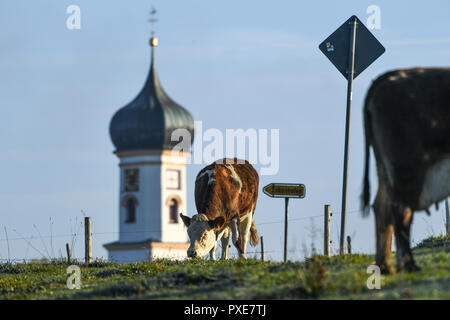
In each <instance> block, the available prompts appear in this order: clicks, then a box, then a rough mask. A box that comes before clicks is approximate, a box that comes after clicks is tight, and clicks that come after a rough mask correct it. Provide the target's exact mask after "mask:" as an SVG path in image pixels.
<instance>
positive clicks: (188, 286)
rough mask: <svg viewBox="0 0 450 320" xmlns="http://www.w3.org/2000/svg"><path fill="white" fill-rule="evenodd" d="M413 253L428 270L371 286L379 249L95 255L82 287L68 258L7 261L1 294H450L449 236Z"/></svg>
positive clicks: (301, 296)
mask: <svg viewBox="0 0 450 320" xmlns="http://www.w3.org/2000/svg"><path fill="white" fill-rule="evenodd" d="M425 242H426V241H425ZM433 243H434V244H435V243H436V242H433ZM414 254H415V257H416V260H417V262H418V264H419V265H420V266H421V267H422V271H420V272H417V273H414V274H407V273H399V274H396V275H389V276H382V277H381V289H380V290H376V289H374V290H369V289H368V288H367V285H366V283H367V279H368V277H369V276H370V274H367V273H366V269H367V267H368V266H369V265H371V264H373V262H374V261H373V256H372V255H360V254H354V255H345V256H333V257H330V258H327V257H323V256H315V257H313V258H311V259H308V260H307V261H305V262H289V263H286V264H284V263H280V262H262V261H259V260H254V259H249V260H246V261H241V260H228V261H216V262H213V261H206V260H189V261H183V262H176V261H168V260H158V261H154V262H146V263H136V264H129V265H117V264H112V263H105V262H101V261H96V262H94V263H93V264H92V265H90V266H89V267H85V266H83V265H82V264H79V266H80V268H81V282H82V283H81V289H79V290H77V289H73V290H70V289H68V288H67V285H66V281H67V278H68V274H67V273H66V268H67V264H66V263H64V262H51V263H29V264H14V265H11V264H1V265H0V299H450V245H449V242H448V238H447V239H444V240H443V241H442V243H441V245H439V246H435V245H433V246H426V245H419V246H418V247H416V248H415V249H414Z"/></svg>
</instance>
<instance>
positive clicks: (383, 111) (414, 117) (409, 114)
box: [364, 69, 450, 207]
mask: <svg viewBox="0 0 450 320" xmlns="http://www.w3.org/2000/svg"><path fill="white" fill-rule="evenodd" d="M364 108H365V110H364V112H365V114H366V115H365V119H366V122H370V124H367V123H366V124H365V125H366V127H367V125H370V134H371V136H372V145H373V148H374V153H375V157H376V159H377V162H380V161H381V165H382V167H383V168H384V170H385V172H386V178H387V180H388V181H387V182H388V183H389V185H390V187H391V188H392V191H393V192H394V193H395V195H396V196H397V197H399V198H400V199H402V200H405V202H410V203H411V199H413V201H414V199H417V201H419V198H420V196H421V193H422V192H423V185H424V183H425V180H426V175H427V171H428V169H429V168H430V167H433V166H435V165H436V164H438V163H439V162H440V161H442V159H443V157H445V155H447V156H450V139H449V137H450V69H409V70H397V71H392V72H388V73H386V74H384V75H382V76H380V77H379V78H378V79H377V80H375V81H374V83H373V84H372V86H371V88H370V89H369V92H368V94H367V97H366V103H365V106H364ZM366 130H367V128H366ZM366 134H367V132H366ZM411 205H412V206H413V207H420V205H419V204H418V203H414V204H413V203H411Z"/></svg>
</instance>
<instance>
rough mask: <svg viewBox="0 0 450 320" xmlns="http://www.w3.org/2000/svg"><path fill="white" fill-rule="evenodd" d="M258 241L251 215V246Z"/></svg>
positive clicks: (254, 245)
mask: <svg viewBox="0 0 450 320" xmlns="http://www.w3.org/2000/svg"><path fill="white" fill-rule="evenodd" d="M258 242H259V236H258V231H256V228H255V220H253V217H252V226H251V227H250V244H251V245H252V246H253V247H256V245H257V244H258Z"/></svg>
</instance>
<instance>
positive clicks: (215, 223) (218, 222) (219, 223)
mask: <svg viewBox="0 0 450 320" xmlns="http://www.w3.org/2000/svg"><path fill="white" fill-rule="evenodd" d="M208 224H209V226H210V227H211V229H220V228H222V227H223V225H224V224H225V219H224V218H223V217H217V218H215V219H214V220H210V221H208Z"/></svg>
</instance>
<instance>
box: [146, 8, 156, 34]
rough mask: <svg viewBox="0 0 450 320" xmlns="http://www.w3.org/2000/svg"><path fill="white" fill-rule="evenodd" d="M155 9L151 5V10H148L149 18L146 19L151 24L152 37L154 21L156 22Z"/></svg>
mask: <svg viewBox="0 0 450 320" xmlns="http://www.w3.org/2000/svg"><path fill="white" fill-rule="evenodd" d="M155 14H156V9H155V7H153V6H152V11H150V20H148V21H149V22H150V23H151V24H152V37H153V35H154V34H155V22H158V20H157V19H155Z"/></svg>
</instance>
